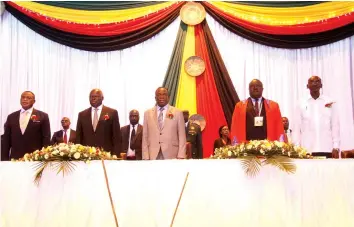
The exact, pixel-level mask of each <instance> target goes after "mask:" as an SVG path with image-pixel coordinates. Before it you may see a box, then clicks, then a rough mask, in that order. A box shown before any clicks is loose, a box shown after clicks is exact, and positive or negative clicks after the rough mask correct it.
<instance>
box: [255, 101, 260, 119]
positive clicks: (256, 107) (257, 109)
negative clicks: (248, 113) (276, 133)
mask: <svg viewBox="0 0 354 227" xmlns="http://www.w3.org/2000/svg"><path fill="white" fill-rule="evenodd" d="M254 110H255V111H256V115H257V116H258V115H259V107H258V99H256V101H255V103H254Z"/></svg>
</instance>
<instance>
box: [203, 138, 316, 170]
mask: <svg viewBox="0 0 354 227" xmlns="http://www.w3.org/2000/svg"><path fill="white" fill-rule="evenodd" d="M214 153H215V154H214V155H212V156H211V157H210V158H212V159H232V158H239V159H242V160H241V161H242V166H243V168H244V169H245V172H246V174H247V175H250V176H255V175H256V174H257V173H258V171H259V170H260V167H261V166H264V165H273V166H276V167H278V168H279V169H281V170H283V171H286V172H289V173H294V172H295V170H296V166H295V164H293V162H292V160H291V158H310V156H309V154H307V151H306V149H304V148H302V147H299V146H295V145H294V144H288V143H284V142H279V141H269V140H251V141H249V142H246V143H240V144H237V145H235V146H226V147H221V148H217V149H215V152H214Z"/></svg>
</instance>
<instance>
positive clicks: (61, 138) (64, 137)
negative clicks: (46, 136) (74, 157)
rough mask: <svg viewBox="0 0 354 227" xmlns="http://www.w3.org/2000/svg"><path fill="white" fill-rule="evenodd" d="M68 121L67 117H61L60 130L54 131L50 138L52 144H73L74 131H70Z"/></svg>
mask: <svg viewBox="0 0 354 227" xmlns="http://www.w3.org/2000/svg"><path fill="white" fill-rule="evenodd" d="M70 125H71V122H70V119H69V118H68V117H63V119H61V126H62V127H63V129H62V130H59V131H56V132H54V134H53V137H52V141H51V142H52V144H59V143H75V142H76V131H75V130H72V129H70Z"/></svg>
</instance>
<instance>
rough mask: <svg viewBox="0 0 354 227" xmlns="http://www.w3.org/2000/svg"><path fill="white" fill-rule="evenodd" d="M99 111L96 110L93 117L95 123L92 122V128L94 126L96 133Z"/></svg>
mask: <svg viewBox="0 0 354 227" xmlns="http://www.w3.org/2000/svg"><path fill="white" fill-rule="evenodd" d="M97 111H98V109H97V108H95V113H94V115H93V122H92V126H93V131H96V127H97V124H98V115H97Z"/></svg>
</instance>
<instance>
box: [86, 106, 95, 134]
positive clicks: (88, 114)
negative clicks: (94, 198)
mask: <svg viewBox="0 0 354 227" xmlns="http://www.w3.org/2000/svg"><path fill="white" fill-rule="evenodd" d="M86 111H87V112H86V113H85V117H86V122H87V123H86V124H88V125H91V129H92V132H95V131H94V130H93V125H92V106H91V107H90V108H88V109H87V110H86ZM97 126H98V125H97Z"/></svg>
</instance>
